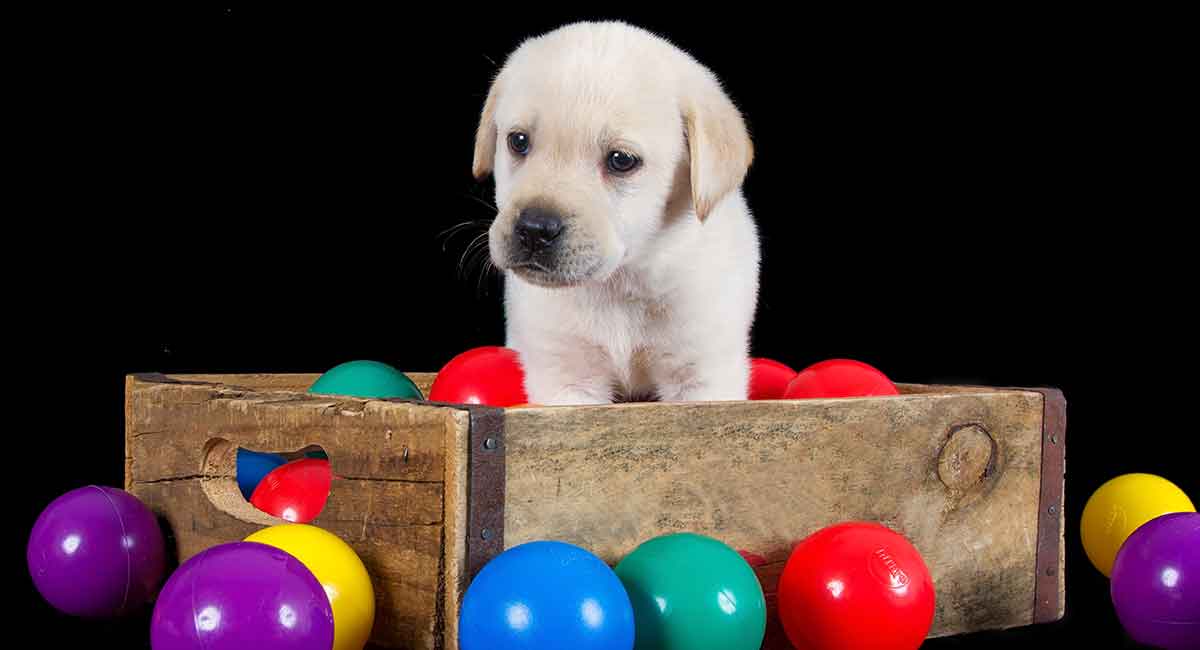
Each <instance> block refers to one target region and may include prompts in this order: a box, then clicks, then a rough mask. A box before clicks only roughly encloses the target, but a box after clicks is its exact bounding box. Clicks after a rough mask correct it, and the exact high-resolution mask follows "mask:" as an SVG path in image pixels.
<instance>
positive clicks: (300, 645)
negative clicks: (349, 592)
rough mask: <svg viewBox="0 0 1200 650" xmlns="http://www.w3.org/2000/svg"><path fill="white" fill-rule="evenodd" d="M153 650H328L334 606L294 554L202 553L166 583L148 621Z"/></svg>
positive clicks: (241, 548)
mask: <svg viewBox="0 0 1200 650" xmlns="http://www.w3.org/2000/svg"><path fill="white" fill-rule="evenodd" d="M150 645H151V646H152V647H153V648H154V650H195V649H197V648H204V650H246V649H251V650H330V648H332V647H333V606H332V605H331V604H330V602H329V596H327V595H326V594H325V588H324V587H322V586H321V583H320V582H318V581H317V579H316V577H315V576H313V574H312V572H311V571H309V570H308V568H307V567H305V566H304V564H302V563H301V562H300V560H297V559H296V558H295V557H294V556H292V555H290V554H289V553H287V552H285V551H283V550H281V549H278V548H275V547H274V546H267V545H266V544H259V543H257V542H232V543H229V544H221V545H219V546H214V547H212V548H210V549H208V550H206V551H202V552H200V553H198V554H196V555H195V556H193V557H192V558H190V559H189V560H188V561H186V562H184V563H183V564H182V565H181V566H180V567H179V568H178V569H177V570H176V571H175V573H173V574H172V575H171V578H170V579H169V580H167V584H166V585H165V586H163V590H162V593H160V594H159V596H158V602H157V603H156V604H155V606H154V615H153V616H152V617H151V619H150Z"/></svg>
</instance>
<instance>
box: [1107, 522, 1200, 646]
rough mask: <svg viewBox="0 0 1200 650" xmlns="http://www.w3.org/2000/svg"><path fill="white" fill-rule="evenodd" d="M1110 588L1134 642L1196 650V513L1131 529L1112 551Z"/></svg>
mask: <svg viewBox="0 0 1200 650" xmlns="http://www.w3.org/2000/svg"><path fill="white" fill-rule="evenodd" d="M1110 589H1111V593H1112V601H1113V607H1114V608H1115V609H1116V610H1117V618H1118V619H1119V620H1120V621H1121V625H1122V626H1123V627H1124V628H1125V631H1126V632H1128V633H1129V636H1131V637H1133V639H1134V640H1135V641H1137V642H1138V643H1142V644H1145V645H1151V646H1156V647H1159V648H1168V649H1169V650H1182V649H1184V648H1187V649H1189V650H1194V649H1197V648H1200V514H1198V513H1195V512H1176V513H1172V514H1168V515H1162V516H1160V517H1156V518H1154V519H1151V520H1150V521H1148V522H1146V523H1144V524H1142V525H1141V526H1140V527H1138V529H1137V530H1135V531H1133V534H1132V535H1130V536H1129V539H1126V540H1125V543H1124V544H1123V545H1121V550H1119V551H1117V558H1116V561H1114V562H1113V568H1112V583H1111V586H1110Z"/></svg>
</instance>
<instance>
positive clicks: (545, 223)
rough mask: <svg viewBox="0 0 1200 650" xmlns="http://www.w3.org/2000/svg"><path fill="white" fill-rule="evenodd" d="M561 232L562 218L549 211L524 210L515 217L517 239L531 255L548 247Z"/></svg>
mask: <svg viewBox="0 0 1200 650" xmlns="http://www.w3.org/2000/svg"><path fill="white" fill-rule="evenodd" d="M562 230H563V222H562V218H561V217H559V216H558V215H557V214H555V213H553V212H551V211H549V210H544V209H542V208H526V209H524V210H521V214H520V215H519V216H518V217H517V228H516V234H517V238H518V239H520V241H521V244H522V245H523V246H524V247H525V249H526V250H528V251H529V252H531V253H535V252H537V251H540V250H542V249H543V248H546V247H547V246H549V245H550V243H551V242H553V241H554V240H555V238H557V237H558V236H559V235H560V234H561V233H562Z"/></svg>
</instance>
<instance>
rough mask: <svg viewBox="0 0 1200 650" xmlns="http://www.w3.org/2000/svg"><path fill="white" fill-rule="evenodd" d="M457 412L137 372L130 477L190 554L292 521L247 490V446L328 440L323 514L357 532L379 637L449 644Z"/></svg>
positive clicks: (337, 527) (286, 447)
mask: <svg viewBox="0 0 1200 650" xmlns="http://www.w3.org/2000/svg"><path fill="white" fill-rule="evenodd" d="M456 413H459V412H458V411H456V410H455V409H447V408H441V407H436V406H430V405H423V404H411V403H389V402H381V401H367V400H349V399H347V400H330V399H323V398H319V397H315V396H307V395H297V394H287V393H254V392H246V391H244V390H240V389H231V388H227V387H224V386H219V385H212V384H202V383H201V384H189V383H172V382H170V380H167V379H166V378H161V379H158V380H155V379H150V380H139V379H138V378H136V377H134V378H130V379H129V382H128V385H127V395H126V414H127V422H126V428H127V441H126V442H127V449H128V451H127V485H126V487H127V489H128V490H129V491H130V492H132V493H133V494H135V495H136V496H138V497H139V498H141V499H142V500H143V501H144V502H145V503H146V504H147V505H149V506H150V507H151V509H152V510H154V511H155V512H156V513H157V514H159V515H160V516H161V517H163V518H164V519H165V520H166V522H167V523H168V524H169V530H170V531H171V533H172V535H173V538H174V539H173V543H174V544H175V546H176V550H177V552H178V557H179V560H180V561H181V562H182V561H184V560H186V559H187V558H189V557H191V556H193V555H195V554H196V553H198V552H200V551H202V550H204V549H206V548H209V547H211V546H214V545H217V544H222V543H227V542H233V541H238V540H241V539H243V538H244V537H246V536H247V535H249V534H250V533H252V532H254V531H256V530H259V529H260V528H262V527H264V526H269V525H274V524H278V523H284V522H283V521H282V520H280V519H276V518H274V517H271V516H269V515H267V514H265V513H263V512H260V511H258V510H257V509H255V508H254V507H253V506H251V505H250V504H249V503H247V502H246V501H245V499H243V498H242V496H241V493H240V492H239V491H238V488H237V483H236V475H235V468H236V450H237V448H238V447H245V448H248V449H254V450H260V451H280V452H283V451H292V450H295V449H300V448H303V447H305V446H307V445H310V444H317V445H321V446H322V447H323V448H324V449H325V451H326V452H328V454H329V457H330V462H331V467H332V470H333V473H334V476H335V478H334V482H333V486H332V489H331V491H330V494H329V498H328V500H327V502H326V505H325V508H324V509H323V510H322V511H321V514H320V516H319V517H318V518H317V519H316V520H314V522H313V524H314V525H317V526H320V527H322V528H325V529H327V530H329V531H330V532H333V533H334V534H336V535H338V536H339V537H340V538H341V539H343V540H345V541H346V542H347V543H348V544H350V546H351V547H353V548H354V550H355V551H356V552H357V553H358V555H359V557H360V558H361V559H362V560H363V563H364V565H366V567H367V571H368V573H369V574H370V576H371V580H372V583H373V587H374V589H375V596H376V616H375V628H374V632H373V634H372V641H373V642H375V643H378V644H380V645H384V646H387V647H395V648H429V649H432V648H435V647H441V638H440V637H441V628H442V625H441V622H442V616H443V610H442V606H443V590H444V586H445V585H444V582H443V578H442V573H443V565H444V562H445V558H444V557H443V551H444V539H443V536H444V534H445V525H446V519H445V517H446V507H447V504H446V499H447V495H446V494H445V491H444V485H443V481H444V480H445V478H446V475H445V471H446V462H445V456H446V442H447V440H453V439H454V438H455V437H456V436H457V435H459V434H458V433H457V431H458V429H459V428H460V427H461V426H463V425H462V422H461V421H460V419H459V418H457V417H456V415H455V414H456ZM451 507H454V506H451Z"/></svg>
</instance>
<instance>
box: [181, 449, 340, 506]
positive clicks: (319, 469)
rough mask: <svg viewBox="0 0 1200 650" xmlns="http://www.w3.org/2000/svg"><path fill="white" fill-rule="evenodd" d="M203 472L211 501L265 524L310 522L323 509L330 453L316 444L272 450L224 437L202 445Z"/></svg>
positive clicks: (330, 480)
mask: <svg viewBox="0 0 1200 650" xmlns="http://www.w3.org/2000/svg"><path fill="white" fill-rule="evenodd" d="M203 474H204V477H205V480H204V481H202V486H203V488H204V492H205V494H206V495H207V496H208V497H209V500H211V501H212V502H213V505H215V506H216V507H217V508H218V509H219V510H222V511H224V512H226V513H228V514H230V515H233V516H235V517H237V518H239V519H241V520H243V521H248V522H251V523H263V524H275V523H279V521H280V520H283V521H290V522H295V523H309V522H311V521H312V520H314V519H316V518H317V516H318V515H319V514H320V513H321V510H322V509H324V507H325V503H326V501H327V500H328V498H329V492H330V489H331V487H332V483H333V474H332V472H331V470H330V462H329V455H328V454H327V453H325V450H324V449H322V448H321V447H320V446H319V445H309V446H307V447H304V448H302V449H299V450H296V451H289V452H270V451H257V450H253V449H246V448H243V447H236V446H235V445H233V444H232V443H230V442H229V441H227V440H225V439H223V438H215V439H213V440H210V441H209V442H208V444H207V445H205V454H204V467H203ZM264 515H265V516H266V517H267V519H266V520H264V518H263V516H264Z"/></svg>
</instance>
